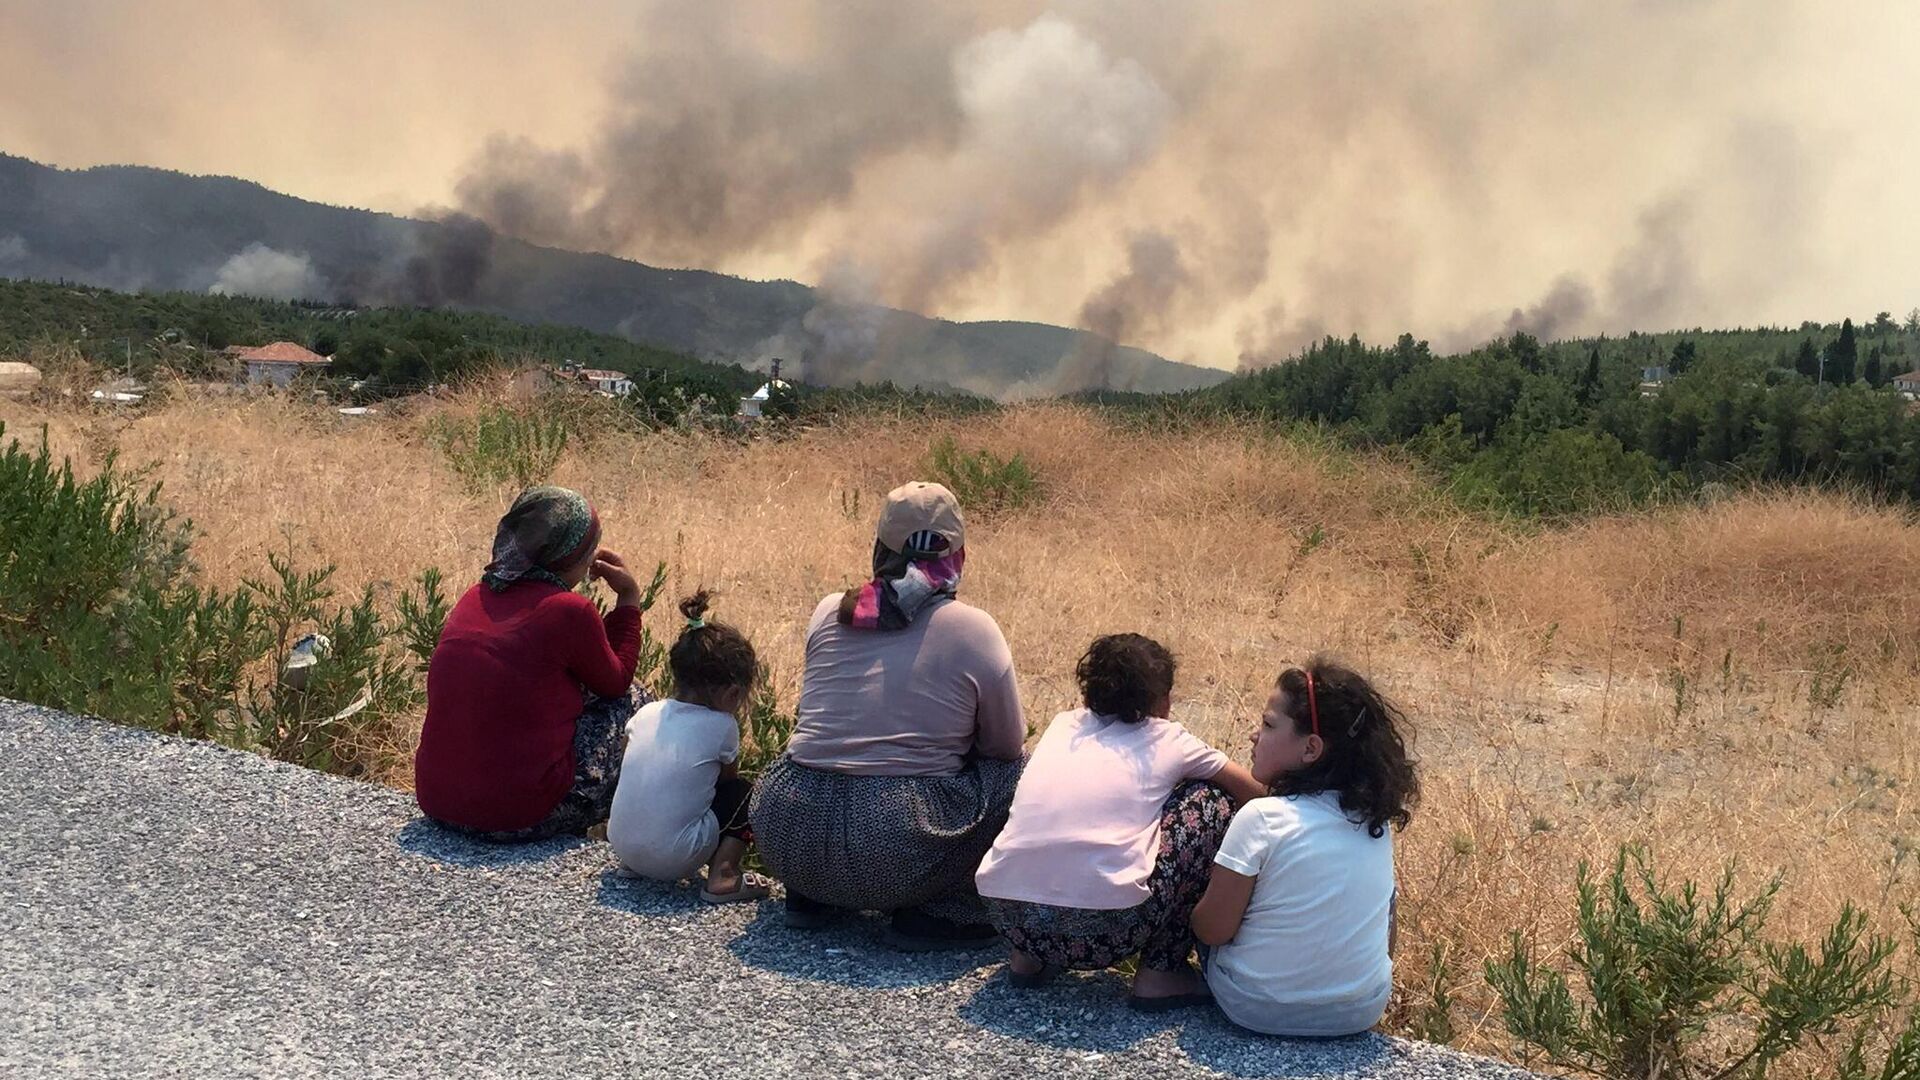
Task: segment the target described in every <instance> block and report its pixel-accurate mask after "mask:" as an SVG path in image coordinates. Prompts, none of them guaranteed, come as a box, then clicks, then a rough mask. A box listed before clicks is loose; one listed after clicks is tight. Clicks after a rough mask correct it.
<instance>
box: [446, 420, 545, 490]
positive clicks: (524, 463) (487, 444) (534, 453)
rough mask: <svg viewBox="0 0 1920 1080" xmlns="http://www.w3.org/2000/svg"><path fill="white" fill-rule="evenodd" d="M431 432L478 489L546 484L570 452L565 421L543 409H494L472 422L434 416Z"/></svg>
mask: <svg viewBox="0 0 1920 1080" xmlns="http://www.w3.org/2000/svg"><path fill="white" fill-rule="evenodd" d="M428 432H429V435H430V437H431V438H432V439H433V441H434V443H435V444H436V445H438V446H439V447H440V451H441V453H443V454H445V455H446V457H447V464H449V465H451V466H452V467H453V471H454V472H456V473H458V474H459V476H460V478H461V480H463V481H465V482H466V484H467V486H468V487H469V488H471V489H473V490H475V491H485V490H488V489H490V488H497V487H499V486H501V485H503V484H511V485H512V486H513V487H514V488H515V489H516V490H518V489H523V488H528V487H532V486H533V485H535V484H541V483H545V482H546V480H547V478H548V477H551V476H552V475H553V469H554V466H556V465H558V464H559V463H560V455H561V454H562V453H564V452H565V451H566V448H567V437H568V429H567V424H566V422H565V421H564V420H563V419H562V418H560V417H557V416H553V415H550V414H549V413H548V412H546V411H545V410H540V409H515V408H509V407H507V406H503V405H495V406H490V407H488V408H486V409H484V410H482V411H481V412H480V414H479V415H477V416H474V417H471V418H464V417H463V418H453V417H446V416H441V417H435V418H434V420H433V421H432V422H431V423H430V424H429V426H428Z"/></svg>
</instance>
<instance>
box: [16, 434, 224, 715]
mask: <svg viewBox="0 0 1920 1080" xmlns="http://www.w3.org/2000/svg"><path fill="white" fill-rule="evenodd" d="M5 434H6V429H5V426H4V425H0V440H4V439H5ZM159 493H160V489H159V486H158V485H157V484H156V485H152V486H143V485H142V484H141V483H140V482H139V478H138V477H137V476H134V475H130V474H128V473H126V472H124V471H122V470H121V469H120V468H119V467H118V465H117V463H116V462H115V461H114V460H113V459H112V458H111V457H109V458H108V459H107V461H106V462H105V464H104V465H103V466H102V467H101V469H100V471H99V473H98V474H97V475H95V476H94V477H92V478H91V479H88V480H80V479H78V478H76V477H75V476H74V473H73V469H72V465H71V463H70V462H66V461H63V462H61V463H60V464H59V465H58V466H56V465H54V463H53V459H52V455H51V453H50V452H49V450H48V447H47V444H46V438H45V434H44V433H42V436H41V442H40V447H39V449H37V450H35V451H27V450H25V449H23V448H22V447H21V446H20V444H19V443H18V442H11V441H9V442H6V443H5V446H4V447H0V694H5V695H7V696H9V697H15V698H21V699H23V700H28V701H35V702H39V703H41V704H45V705H50V706H53V707H55V708H61V709H72V710H76V711H80V712H91V713H112V712H114V711H119V710H126V709H134V708H137V709H139V710H141V711H142V712H143V713H144V714H146V715H150V716H153V717H155V722H156V723H157V725H158V726H163V727H177V728H182V729H185V728H202V727H204V726H205V724H204V715H205V712H206V709H207V707H208V706H207V703H208V702H211V701H217V700H220V699H221V698H223V697H224V695H225V691H226V689H227V687H226V685H225V680H224V679H223V677H222V674H221V670H220V669H222V668H224V667H225V666H226V656H227V654H226V653H225V652H224V650H221V649H216V648H213V647H212V646H211V644H210V643H203V642H202V641H201V640H200V638H199V637H198V636H192V637H182V638H179V640H181V641H183V643H184V645H185V647H186V648H187V649H188V651H189V653H190V655H189V657H188V658H187V660H186V661H184V662H183V663H182V664H176V663H174V660H173V651H172V650H171V649H163V650H160V652H162V653H164V654H165V655H163V656H162V655H153V654H152V646H154V645H155V643H169V642H172V641H174V640H176V638H175V637H172V636H169V635H202V634H211V633H212V632H213V631H214V629H215V628H216V627H218V626H220V625H222V624H226V623H230V622H232V621H233V620H235V619H238V620H239V621H240V622H241V623H242V624H243V626H242V627H241V629H242V630H243V631H244V630H245V629H246V627H245V625H244V624H247V623H248V620H249V616H248V615H247V613H246V611H245V609H244V608H242V609H239V610H237V611H236V610H235V609H234V608H232V607H231V606H230V605H229V604H227V603H226V602H225V601H224V600H222V599H221V598H218V597H214V596H211V595H203V594H201V593H199V592H197V591H194V590H191V589H185V588H182V587H179V586H176V585H174V584H173V582H174V581H175V580H176V578H177V577H178V576H180V575H182V574H183V572H184V571H185V569H186V568H187V565H186V550H187V532H186V528H185V526H184V525H182V524H180V523H177V522H175V520H174V518H173V515H172V514H171V513H169V512H168V511H167V510H166V509H165V507H163V506H161V505H160V502H159ZM203 645H205V647H203ZM196 672H198V673H201V674H204V675H205V677H207V678H208V679H210V680H211V683H210V684H209V685H197V684H195V683H194V682H193V681H192V679H193V677H194V675H195V673H196Z"/></svg>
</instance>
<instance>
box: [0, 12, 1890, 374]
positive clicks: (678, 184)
mask: <svg viewBox="0 0 1920 1080" xmlns="http://www.w3.org/2000/svg"><path fill="white" fill-rule="evenodd" d="M535 8H536V5H531V4H524V3H519V2H506V0H463V2H451V0H389V2H382V3H372V2H360V0H331V2H321V0H285V2H280V3H267V2H248V0H191V2H185V0H144V2H140V3H132V2H127V3H110V2H106V0H62V2H59V3H54V2H51V0H0V150H4V151H7V152H11V153H16V154H22V155H25V156H28V157H31V158H35V159H37V160H41V161H45V162H48V163H51V164H57V165H63V166H84V165H92V164H100V163H109V162H131V163H140V164H150V165H157V166H164V167H167V168H174V169H182V170H186V171H190V172H199V173H225V174H231V175H236V176H243V177H247V178H250V179H255V180H258V181H260V182H262V183H264V184H266V185H268V186H270V187H273V188H276V189H279V190H282V191H286V192H290V193H293V194H296V195H301V196H305V197H308V198H313V199H319V200H323V201H326V202H332V203H341V204H348V205H355V206H367V207H373V208H376V209H382V210H391V211H395V212H400V213H416V212H420V211H422V210H427V209H432V208H459V209H465V210H468V211H471V212H474V213H478V214H480V215H481V216H483V217H486V218H487V219H489V220H490V221H492V222H494V224H495V225H496V226H498V227H500V228H502V229H504V230H506V231H509V232H513V233H516V234H519V235H522V236H526V237H527V238H529V239H533V240H537V241H541V242H547V243H555V244H560V245H563V246H572V247H580V248H586V249H594V250H605V251H611V252H614V253H617V254H623V255H628V256H631V257H633V258H637V259H641V260H643V261H647V262H652V263H657V264H669V265H698V266H708V267H713V268H715V269H721V270H727V271H731V272H735V273H741V274H746V275H749V276H755V277H773V276H782V277H794V278H798V279H800V280H805V281H810V282H819V283H823V284H826V285H827V286H829V287H830V288H832V289H833V290H834V291H835V292H836V293H838V294H840V295H844V296H847V297H852V298H862V299H872V300H877V301H881V302H886V303H893V304H899V305H902V306H908V307H914V308H918V309H921V310H925V311H929V312H932V313H936V314H943V315H948V316H952V317H960V318H984V317H1004V318H1031V319H1041V320H1046V321H1049V322H1061V323H1069V324H1075V325H1083V326H1089V327H1091V328H1094V329H1098V330H1102V331H1103V332H1107V333H1110V334H1113V335H1116V336H1118V337H1121V338H1123V339H1125V340H1128V341H1130V342H1132V343H1136V344H1141V345H1145V346H1148V347H1151V348H1155V349H1158V350H1160V351H1162V352H1164V353H1166V354H1167V355H1170V356H1173V357H1175V358H1178V359H1186V360H1191V361H1194V362H1200V363H1207V364H1212V365H1215V366H1220V367H1232V366H1234V365H1236V364H1237V363H1240V362H1242V361H1243V360H1252V361H1258V360H1261V359H1268V358H1273V357H1275V356H1278V355H1283V354H1285V353H1286V352H1287V351H1290V350H1291V349H1293V348H1294V347H1297V346H1298V345H1299V344H1300V343H1302V342H1303V341H1305V340H1309V339H1311V338H1313V337H1315V336H1318V335H1319V334H1322V333H1327V332H1331V333H1336V334H1341V335H1344V334H1346V333H1348V332H1358V333H1360V334H1361V335H1362V336H1364V337H1369V338H1373V339H1390V338H1391V337H1392V336H1394V335H1396V334H1398V333H1399V332H1401V331H1403V330H1406V331H1411V332H1413V333H1415V334H1417V335H1419V336H1422V337H1427V338H1431V339H1433V340H1434V341H1436V342H1437V343H1441V344H1447V345H1457V344H1463V343H1471V342H1473V341H1475V340H1479V339H1483V338H1485V337H1488V336H1491V335H1492V334H1495V333H1499V332H1501V331H1502V330H1503V329H1505V328H1507V327H1508V326H1509V325H1524V326H1527V327H1529V328H1533V329H1535V330H1538V331H1541V332H1545V333H1549V334H1566V333H1574V332H1589V331H1596V330H1611V331H1621V330H1626V329H1630V328H1641V329H1664V328H1670V327H1676V326H1695V325H1703V326H1717V325H1732V324H1753V323H1759V322H1770V323H1796V324H1797V323H1798V322H1799V321H1800V320H1802V319H1806V318H1813V319H1822V320H1831V319H1838V318H1840V317H1841V316H1844V315H1850V316H1853V317H1855V318H1856V319H1858V318H1861V317H1870V316H1871V315H1872V314H1873V313H1874V312H1876V311H1879V310H1882V309H1888V310H1893V311H1895V312H1896V313H1904V312H1905V311H1907V310H1908V309H1909V308H1912V307H1914V306H1916V305H1920V63H1916V60H1917V59H1920V58H1917V57H1916V54H1915V43H1916V42H1920V3H1914V2H1913V0H1860V2H1841V3H1816V2H1812V0H1806V2H1787V0H1664V2H1655V0H1612V2H1607V3H1594V2H1591V0H1573V2H1566V3H1553V2H1544V0H1525V2H1522V0H1486V2H1480V0H1430V2H1417V0H1409V2H1396V3H1387V2H1374V0H1324V2H1318V3H1313V2H1301V3H1294V4H1274V3H1272V2H1271V0H1244V2H1243V0H1210V2H1205V3H1190V4H1189V3H1169V2H1167V0H1155V2H1151V3H1149V2H1145V0H1077V2H1063V3H1053V4H1045V3H1029V2H1014V0H1005V2H994V0H988V2H981V3H974V4H958V3H950V4H940V5H932V4H928V5H909V4H901V3H898V2H897V0H884V2H883V0H817V2H816V0H805V2H795V3H778V2H772V0H762V2H757V3H739V2H731V0H707V2H703V3H699V4H667V3H664V2H652V0H624V2H614V0H569V2H567V3H564V4H550V5H538V8H539V9H540V10H535Z"/></svg>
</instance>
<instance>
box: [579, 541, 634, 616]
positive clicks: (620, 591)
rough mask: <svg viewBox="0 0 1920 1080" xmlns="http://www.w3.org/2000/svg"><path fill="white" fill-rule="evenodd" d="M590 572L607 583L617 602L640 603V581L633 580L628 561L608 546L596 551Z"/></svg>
mask: <svg viewBox="0 0 1920 1080" xmlns="http://www.w3.org/2000/svg"><path fill="white" fill-rule="evenodd" d="M589 573H590V574H591V575H592V576H593V577H597V578H599V579H600V580H601V581H604V582H606V583H607V587H608V588H609V589H612V590H613V595H614V599H615V601H616V602H617V603H620V604H623V605H626V606H629V607H632V606H635V605H637V604H639V603H640V583H639V582H637V581H635V580H633V574H632V573H631V572H630V571H628V569H627V561H626V560H625V559H622V558H621V557H620V556H619V555H616V554H614V553H613V552H612V551H609V550H607V549H606V548H601V549H600V550H599V551H596V552H594V554H593V569H592V570H590V571H589Z"/></svg>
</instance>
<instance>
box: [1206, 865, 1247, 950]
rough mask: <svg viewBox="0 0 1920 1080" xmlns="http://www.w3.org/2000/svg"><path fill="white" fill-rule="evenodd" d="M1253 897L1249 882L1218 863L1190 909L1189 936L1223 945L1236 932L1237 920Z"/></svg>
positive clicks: (1238, 920)
mask: <svg viewBox="0 0 1920 1080" xmlns="http://www.w3.org/2000/svg"><path fill="white" fill-rule="evenodd" d="M1252 898H1253V879H1252V878H1250V877H1248V876H1247V875H1245V874H1239V873H1235V872H1234V871H1232V870H1229V869H1227V868H1226V867H1224V866H1221V865H1219V864H1218V863H1215V864H1214V867H1213V877H1212V878H1210V879H1209V880H1208V881H1207V892H1206V895H1205V896H1202V897H1201V898H1200V903H1199V904H1197V905H1195V907H1194V909H1193V936H1194V937H1197V938H1199V939H1200V940H1201V942H1202V943H1204V944H1207V945H1225V944H1226V943H1227V942H1229V941H1232V940H1233V935H1235V934H1237V933H1239V932H1240V920H1241V919H1242V918H1244V917H1245V916H1246V914H1247V901H1248V900H1251V899H1252Z"/></svg>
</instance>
